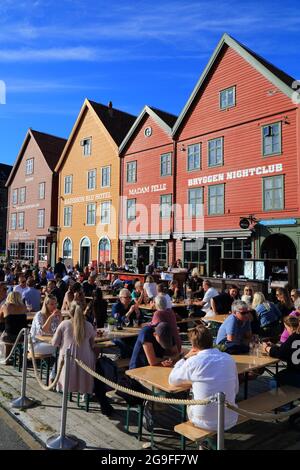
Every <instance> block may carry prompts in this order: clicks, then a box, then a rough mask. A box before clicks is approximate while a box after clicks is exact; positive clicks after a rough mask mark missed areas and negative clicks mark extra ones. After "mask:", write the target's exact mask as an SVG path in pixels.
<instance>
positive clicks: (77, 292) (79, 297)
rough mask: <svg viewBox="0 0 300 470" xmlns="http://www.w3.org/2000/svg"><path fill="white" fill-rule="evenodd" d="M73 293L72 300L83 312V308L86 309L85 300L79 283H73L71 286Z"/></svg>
mask: <svg viewBox="0 0 300 470" xmlns="http://www.w3.org/2000/svg"><path fill="white" fill-rule="evenodd" d="M73 292H74V299H73V300H74V301H75V302H76V303H77V304H78V305H80V307H81V308H82V310H84V309H85V307H86V300H85V295H84V291H83V288H82V285H81V284H80V282H75V284H73Z"/></svg>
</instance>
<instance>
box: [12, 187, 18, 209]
mask: <svg viewBox="0 0 300 470" xmlns="http://www.w3.org/2000/svg"><path fill="white" fill-rule="evenodd" d="M11 202H12V204H13V205H14V206H15V205H16V204H18V190H17V189H13V191H12V198H11Z"/></svg>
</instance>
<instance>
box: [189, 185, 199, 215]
mask: <svg viewBox="0 0 300 470" xmlns="http://www.w3.org/2000/svg"><path fill="white" fill-rule="evenodd" d="M188 204H189V216H190V217H198V216H200V215H201V214H202V212H201V207H202V204H203V188H193V189H189V190H188Z"/></svg>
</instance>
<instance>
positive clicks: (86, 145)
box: [80, 137, 92, 157]
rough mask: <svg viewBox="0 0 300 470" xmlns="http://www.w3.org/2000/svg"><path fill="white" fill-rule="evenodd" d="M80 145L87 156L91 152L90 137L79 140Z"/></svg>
mask: <svg viewBox="0 0 300 470" xmlns="http://www.w3.org/2000/svg"><path fill="white" fill-rule="evenodd" d="M80 145H81V147H83V155H84V156H85V157H87V156H88V155H91V154H92V138H91V137H89V138H87V139H83V140H81V142H80Z"/></svg>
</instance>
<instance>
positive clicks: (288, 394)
mask: <svg viewBox="0 0 300 470" xmlns="http://www.w3.org/2000/svg"><path fill="white" fill-rule="evenodd" d="M298 398H300V388H296V387H290V386H284V387H280V388H277V389H273V390H270V391H268V392H264V393H260V394H258V395H256V396H254V397H252V398H248V399H247V400H243V401H241V402H238V406H239V408H242V409H244V410H247V411H251V412H255V413H266V412H270V411H272V410H275V409H276V408H279V407H280V406H283V405H286V404H288V403H291V402H293V401H294V400H297V399H298ZM249 419H250V418H246V417H244V416H241V415H239V418H238V422H237V424H236V425H238V424H241V423H244V422H246V421H249ZM174 431H175V432H177V433H178V434H180V435H181V436H182V438H183V439H182V440H181V447H182V449H183V450H184V449H185V439H189V440H190V441H193V442H196V443H197V442H199V441H202V440H203V439H206V438H209V437H212V436H214V435H215V434H216V431H208V430H206V429H202V428H198V427H197V426H195V425H194V424H193V423H191V421H186V422H185V423H181V424H177V425H176V426H175V427H174Z"/></svg>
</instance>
